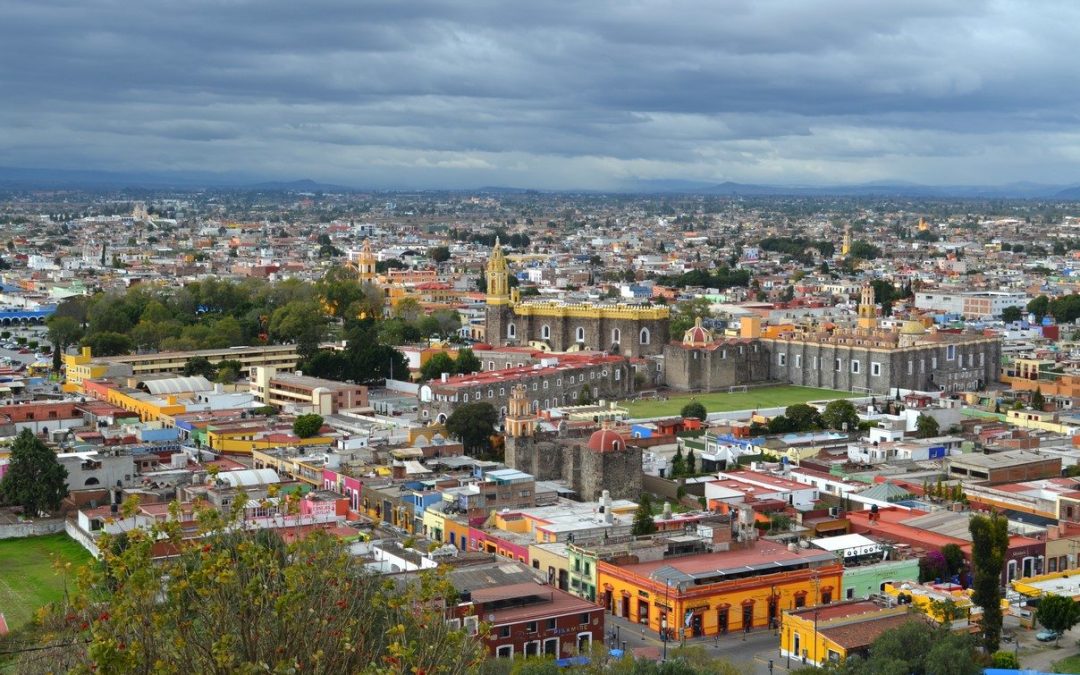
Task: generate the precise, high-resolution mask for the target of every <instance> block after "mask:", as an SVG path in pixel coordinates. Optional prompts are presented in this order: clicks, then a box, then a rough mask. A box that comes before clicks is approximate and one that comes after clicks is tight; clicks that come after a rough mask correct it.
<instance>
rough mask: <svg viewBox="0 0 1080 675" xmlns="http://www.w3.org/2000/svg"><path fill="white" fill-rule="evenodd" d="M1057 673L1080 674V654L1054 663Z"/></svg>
mask: <svg viewBox="0 0 1080 675" xmlns="http://www.w3.org/2000/svg"><path fill="white" fill-rule="evenodd" d="M1054 672H1055V673H1080V654H1073V655H1072V656H1070V657H1068V658H1065V659H1062V660H1060V661H1058V662H1056V663H1054Z"/></svg>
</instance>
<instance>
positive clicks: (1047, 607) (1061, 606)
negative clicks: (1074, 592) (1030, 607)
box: [1035, 595, 1080, 634]
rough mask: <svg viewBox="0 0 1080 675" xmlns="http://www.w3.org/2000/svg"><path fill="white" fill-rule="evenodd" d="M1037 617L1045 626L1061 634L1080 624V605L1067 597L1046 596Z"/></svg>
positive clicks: (1042, 599)
mask: <svg viewBox="0 0 1080 675" xmlns="http://www.w3.org/2000/svg"><path fill="white" fill-rule="evenodd" d="M1035 616H1036V618H1037V619H1038V620H1039V623H1041V624H1042V625H1043V626H1045V627H1047V628H1049V629H1050V630H1052V631H1057V632H1058V633H1059V634H1061V633H1064V632H1065V631H1067V630H1069V629H1070V628H1072V627H1073V626H1075V625H1076V624H1077V623H1080V603H1077V602H1076V601H1075V600H1073V599H1072V598H1071V597H1069V596H1065V595H1044V596H1043V597H1042V598H1040V599H1039V608H1038V610H1036V614H1035Z"/></svg>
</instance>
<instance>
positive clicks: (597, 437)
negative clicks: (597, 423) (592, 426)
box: [589, 429, 626, 453]
mask: <svg viewBox="0 0 1080 675" xmlns="http://www.w3.org/2000/svg"><path fill="white" fill-rule="evenodd" d="M625 445H626V443H625V442H624V441H623V437H622V436H620V435H619V434H617V433H615V432H614V431H612V430H611V429H600V430H599V431H594V432H593V435H592V436H589V449H590V450H592V451H593V452H601V453H603V452H618V451H619V450H621V449H622V448H623V447H625Z"/></svg>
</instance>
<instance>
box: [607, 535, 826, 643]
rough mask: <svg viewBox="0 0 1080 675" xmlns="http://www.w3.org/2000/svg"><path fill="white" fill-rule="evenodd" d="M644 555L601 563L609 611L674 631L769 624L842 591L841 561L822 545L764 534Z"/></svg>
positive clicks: (701, 632)
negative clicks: (802, 545)
mask: <svg viewBox="0 0 1080 675" xmlns="http://www.w3.org/2000/svg"><path fill="white" fill-rule="evenodd" d="M732 545H733V546H740V548H733V549H732V550H729V551H720V552H715V553H700V554H695V555H688V556H684V557H675V558H666V559H663V560H657V561H652V562H644V563H631V564H621V565H620V564H615V563H613V562H605V561H603V560H601V561H599V562H598V563H597V570H598V579H597V583H598V590H599V591H600V593H599V597H598V601H599V602H600V603H601V604H605V605H607V608H608V611H611V612H612V613H614V614H617V615H618V616H621V617H623V618H626V619H629V620H630V621H635V622H637V623H639V624H641V625H642V626H648V628H649V629H650V630H653V631H656V632H657V633H658V634H660V633H661V631H663V630H667V631H668V632H669V634H670V635H671V636H672V637H676V638H677V637H679V636H680V635H685V636H688V637H692V636H701V635H716V634H718V633H727V632H731V631H739V630H745V631H748V630H750V629H751V628H768V627H769V626H776V625H778V624H779V621H780V612H781V611H782V610H784V609H793V608H794V609H797V608H799V607H808V606H814V605H818V604H829V603H830V602H832V601H833V599H838V598H840V592H841V583H842V582H841V579H842V575H843V571H844V568H843V565H841V564H840V563H839V562H837V560H836V557H835V556H834V555H833V554H831V553H827V552H824V551H811V550H804V549H796V550H790V549H789V548H787V547H785V546H782V545H780V544H776V543H773V542H766V541H759V542H754V543H753V544H752V545H750V546H747V545H745V544H741V545H740V544H734V543H733V544H732Z"/></svg>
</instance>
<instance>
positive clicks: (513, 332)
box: [506, 324, 517, 340]
mask: <svg viewBox="0 0 1080 675" xmlns="http://www.w3.org/2000/svg"><path fill="white" fill-rule="evenodd" d="M506 337H508V338H510V339H511V340H513V339H514V338H516V337H517V326H515V325H514V324H510V325H508V326H507V327H506Z"/></svg>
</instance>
